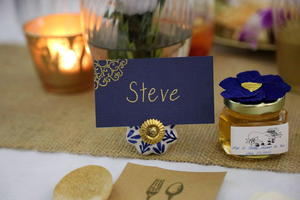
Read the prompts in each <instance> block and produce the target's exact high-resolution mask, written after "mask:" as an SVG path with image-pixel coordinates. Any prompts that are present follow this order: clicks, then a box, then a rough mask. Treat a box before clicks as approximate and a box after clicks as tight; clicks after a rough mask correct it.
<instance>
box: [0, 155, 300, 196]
mask: <svg viewBox="0 0 300 200" xmlns="http://www.w3.org/2000/svg"><path fill="white" fill-rule="evenodd" d="M128 162H133V163H137V164H142V165H150V166H158V167H163V168H167V169H173V170H181V171H197V172H203V171H204V172H205V171H227V172H228V173H227V175H226V177H225V180H224V183H223V186H222V188H221V191H220V193H219V195H218V198H217V200H241V199H242V200H250V199H251V197H252V196H253V195H254V194H255V193H260V192H270V191H276V192H279V193H281V194H283V195H285V196H288V197H290V198H292V199H294V200H299V199H300V174H285V173H274V172H266V171H252V170H241V169H229V168H223V167H218V166H202V165H196V164H190V163H174V162H164V161H155V160H134V159H123V158H118V159H115V158H107V157H93V156H87V155H71V154H65V153H41V152H34V151H19V150H8V149H0V200H21V199H22V200H50V199H51V197H52V191H53V188H54V187H55V184H56V183H57V182H58V181H59V180H60V179H61V178H62V177H63V176H64V175H65V174H67V173H68V172H70V171H71V170H73V169H76V168H78V167H82V166H85V165H91V164H93V165H101V166H103V167H105V168H107V169H108V170H109V171H110V172H111V173H112V175H113V179H114V181H115V180H116V179H117V178H118V177H119V175H120V173H121V172H122V170H123V168H124V167H125V165H126V163H128ZM270 200H271V199H270Z"/></svg>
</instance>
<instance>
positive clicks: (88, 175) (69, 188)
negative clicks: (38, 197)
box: [53, 165, 113, 200]
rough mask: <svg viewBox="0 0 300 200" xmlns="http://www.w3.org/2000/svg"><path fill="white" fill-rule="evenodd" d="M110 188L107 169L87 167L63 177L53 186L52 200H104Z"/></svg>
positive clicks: (94, 166)
mask: <svg viewBox="0 0 300 200" xmlns="http://www.w3.org/2000/svg"><path fill="white" fill-rule="evenodd" d="M112 186H113V183H112V176H111V174H110V172H109V171H108V170H107V169H105V168H103V167H100V166H96V165H88V166H85V167H81V168H78V169H76V170H74V171H71V172H70V173H69V174H67V175H66V176H64V177H63V178H62V179H61V180H60V181H59V183H58V184H57V185H56V186H55V189H54V191H53V200H106V199H108V197H109V195H110V193H111V190H112Z"/></svg>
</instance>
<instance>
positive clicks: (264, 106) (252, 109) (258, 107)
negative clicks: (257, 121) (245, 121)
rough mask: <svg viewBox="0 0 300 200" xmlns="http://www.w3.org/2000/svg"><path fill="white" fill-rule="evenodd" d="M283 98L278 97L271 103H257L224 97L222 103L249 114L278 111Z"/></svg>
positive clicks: (281, 105)
mask: <svg viewBox="0 0 300 200" xmlns="http://www.w3.org/2000/svg"><path fill="white" fill-rule="evenodd" d="M284 102H285V98H284V97H282V98H279V99H277V101H275V102H272V103H259V104H242V103H239V102H235V101H232V100H230V99H224V104H225V106H226V107H228V108H229V109H231V110H233V111H235V112H238V113H243V114H249V115H261V114H265V113H271V112H278V111H280V110H281V109H282V108H283V106H284Z"/></svg>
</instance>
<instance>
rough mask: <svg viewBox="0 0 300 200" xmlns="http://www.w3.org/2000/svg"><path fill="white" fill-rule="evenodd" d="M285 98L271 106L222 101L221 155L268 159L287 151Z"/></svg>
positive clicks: (228, 100) (220, 122) (220, 126)
mask: <svg viewBox="0 0 300 200" xmlns="http://www.w3.org/2000/svg"><path fill="white" fill-rule="evenodd" d="M284 102H285V98H284V97H282V98H279V99H277V101H275V102H272V103H258V104H243V103H239V102H235V101H232V100H230V99H224V104H225V107H224V109H223V111H222V113H221V115H220V121H219V141H220V143H221V145H222V147H223V149H224V151H225V152H226V153H227V154H229V155H232V156H237V157H243V158H268V157H271V156H274V155H279V154H282V153H285V152H287V151H288V122H287V111H286V110H285V109H284V108H283V107H284Z"/></svg>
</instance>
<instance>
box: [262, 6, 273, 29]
mask: <svg viewBox="0 0 300 200" xmlns="http://www.w3.org/2000/svg"><path fill="white" fill-rule="evenodd" d="M259 15H260V17H261V25H262V27H264V28H266V29H268V28H272V26H273V16H272V9H271V8H268V9H265V10H262V11H260V12H259Z"/></svg>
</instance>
